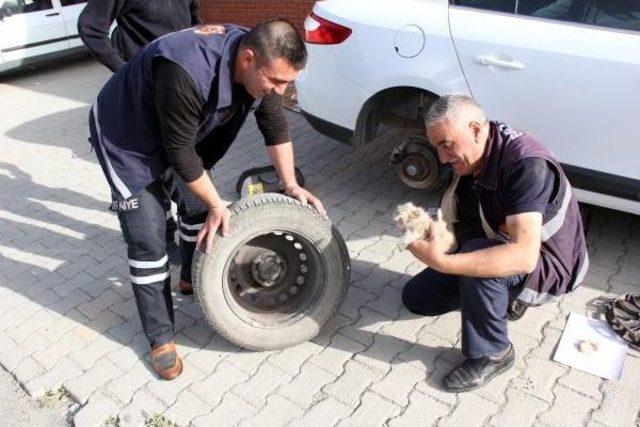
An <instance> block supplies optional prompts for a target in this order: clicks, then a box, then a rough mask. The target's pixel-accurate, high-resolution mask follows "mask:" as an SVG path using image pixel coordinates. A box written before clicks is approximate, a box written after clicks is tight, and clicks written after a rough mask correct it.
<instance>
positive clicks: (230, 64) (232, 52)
mask: <svg viewBox="0 0 640 427" xmlns="http://www.w3.org/2000/svg"><path fill="white" fill-rule="evenodd" d="M227 31H228V35H227V37H226V40H225V42H224V46H223V47H222V53H221V54H220V68H219V70H218V101H217V104H216V110H220V109H223V108H227V107H229V106H231V103H232V102H233V86H234V83H233V68H234V66H235V59H236V53H237V52H238V46H239V45H240V40H242V37H243V36H244V35H245V34H246V31H243V30H240V29H239V28H229V27H227Z"/></svg>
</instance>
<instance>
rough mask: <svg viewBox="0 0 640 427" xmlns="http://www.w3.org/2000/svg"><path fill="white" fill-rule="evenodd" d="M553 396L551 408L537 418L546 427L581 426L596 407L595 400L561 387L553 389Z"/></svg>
mask: <svg viewBox="0 0 640 427" xmlns="http://www.w3.org/2000/svg"><path fill="white" fill-rule="evenodd" d="M553 394H554V395H555V397H556V398H555V400H554V401H553V406H552V407H551V408H550V409H549V410H548V411H546V412H543V413H542V414H541V415H540V416H539V417H538V419H539V420H540V421H541V422H543V423H545V424H548V425H552V426H556V425H563V426H581V425H583V424H584V422H585V421H586V420H587V417H588V416H589V414H590V413H591V411H592V410H594V409H595V408H597V406H598V403H597V402H596V401H595V400H593V399H591V398H589V397H586V396H584V395H582V394H580V393H577V392H575V391H573V390H571V389H568V388H566V387H564V386H561V385H557V386H555V387H554V389H553Z"/></svg>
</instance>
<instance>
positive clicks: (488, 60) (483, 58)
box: [476, 55, 524, 70]
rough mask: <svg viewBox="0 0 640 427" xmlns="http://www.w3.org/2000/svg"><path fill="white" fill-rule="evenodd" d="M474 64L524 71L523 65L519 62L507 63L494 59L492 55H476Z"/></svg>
mask: <svg viewBox="0 0 640 427" xmlns="http://www.w3.org/2000/svg"><path fill="white" fill-rule="evenodd" d="M476 62H477V63H478V64H480V65H485V66H487V67H491V66H495V67H500V68H508V69H510V70H523V69H524V64H523V63H522V62H520V61H515V60H514V61H508V60H505V59H499V58H496V57H495V56H493V55H478V56H476Z"/></svg>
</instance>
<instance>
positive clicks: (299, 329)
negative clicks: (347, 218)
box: [192, 193, 351, 350]
mask: <svg viewBox="0 0 640 427" xmlns="http://www.w3.org/2000/svg"><path fill="white" fill-rule="evenodd" d="M229 210H230V211H231V214H232V215H231V220H230V233H229V235H228V236H227V237H222V236H216V238H215V239H214V243H213V248H212V250H211V252H210V253H209V254H205V253H203V252H200V251H196V253H195V254H194V257H193V274H192V279H193V289H194V293H195V295H196V298H197V300H198V303H199V304H200V306H201V308H202V311H203V312H204V315H205V317H206V318H207V320H208V321H209V322H210V324H211V325H212V326H213V327H214V328H215V329H216V330H217V331H218V332H219V333H220V334H221V335H222V336H224V337H225V338H227V339H228V340H229V341H231V342H233V343H235V344H237V345H239V346H241V347H243V348H246V349H251V350H273V349H280V348H284V347H289V346H293V345H295V344H299V343H301V342H304V341H307V340H309V339H312V338H313V337H315V336H316V335H317V334H318V332H319V331H320V329H321V328H322V326H323V325H324V324H325V322H326V321H327V320H329V318H331V317H332V316H333V315H334V314H335V312H336V310H337V309H338V307H339V306H340V303H341V302H342V300H343V298H344V295H345V293H346V290H347V286H348V284H349V280H350V273H351V271H350V264H349V253H348V251H347V247H346V245H345V243H344V240H343V239H342V237H341V236H340V234H339V233H338V231H337V230H336V228H335V227H333V226H332V224H331V222H330V221H329V220H328V219H326V218H324V217H322V216H321V215H320V214H318V212H317V211H316V210H315V209H314V208H313V207H311V206H305V205H302V204H301V203H300V202H299V201H297V200H295V199H292V198H290V197H287V196H283V195H280V194H275V193H265V194H261V195H258V196H255V197H253V198H249V199H242V200H239V201H238V202H236V203H234V204H232V205H231V206H230V207H229Z"/></svg>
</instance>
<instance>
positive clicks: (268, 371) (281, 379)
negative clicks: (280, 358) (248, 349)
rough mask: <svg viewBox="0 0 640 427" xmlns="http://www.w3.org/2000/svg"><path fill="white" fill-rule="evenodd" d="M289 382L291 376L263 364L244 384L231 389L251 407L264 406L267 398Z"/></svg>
mask: <svg viewBox="0 0 640 427" xmlns="http://www.w3.org/2000/svg"><path fill="white" fill-rule="evenodd" d="M289 381H291V376H289V375H288V374H287V373H285V372H283V371H281V370H280V369H278V368H276V367H275V366H273V365H272V364H270V363H269V362H267V363H264V364H263V365H261V366H260V368H258V371H257V372H256V373H255V374H254V375H252V376H251V377H250V378H249V380H247V381H246V382H245V383H242V384H239V385H237V386H235V387H234V388H233V392H234V393H235V394H237V395H238V396H239V397H240V398H242V399H244V400H246V401H247V402H249V403H251V404H252V405H254V406H256V407H259V406H262V405H264V403H265V401H266V399H267V396H269V395H270V394H271V393H272V392H273V391H274V390H275V389H277V388H278V387H280V386H281V385H282V384H285V383H288V382H289Z"/></svg>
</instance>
